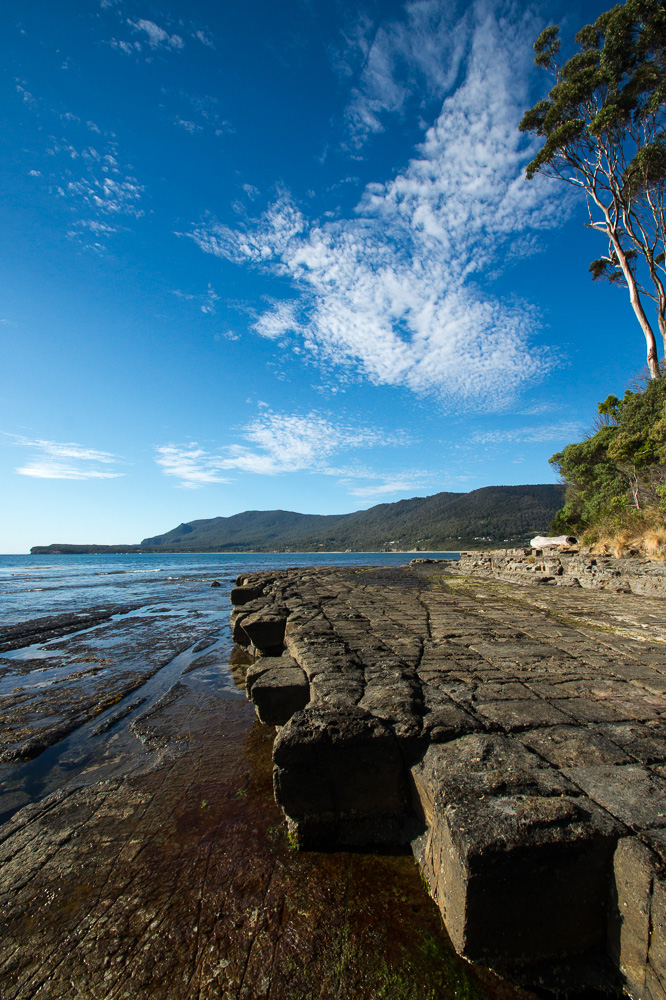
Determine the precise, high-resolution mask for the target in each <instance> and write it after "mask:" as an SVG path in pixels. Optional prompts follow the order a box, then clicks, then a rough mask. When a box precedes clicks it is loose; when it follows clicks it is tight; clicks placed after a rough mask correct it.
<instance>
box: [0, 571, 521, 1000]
mask: <svg viewBox="0 0 666 1000" xmlns="http://www.w3.org/2000/svg"><path fill="white" fill-rule="evenodd" d="M209 593H212V594H215V593H217V594H219V593H220V591H215V590H213V591H212V592H211V591H210V590H209ZM209 610H210V609H209ZM190 612H196V613H190ZM98 624H99V623H98ZM105 628H106V626H105ZM183 647H185V648H183ZM45 652H47V653H48V654H49V655H48V656H44V655H42V654H44V653H45ZM51 654H52V655H51ZM82 657H86V658H89V659H86V664H87V667H90V666H95V667H96V668H99V670H98V672H97V673H95V674H92V675H90V677H83V676H81V675H80V671H81V670H82V669H87V667H86V665H85V664H83V663H81V662H79V663H76V662H75V661H77V660H78V659H79V658H82ZM280 659H282V658H280ZM102 660H108V661H109V662H108V663H106V662H101V661H102ZM7 661H8V662H7V663H6V664H4V661H3V665H6V666H7V673H5V675H4V678H3V681H4V684H5V687H4V688H3V689H2V690H4V691H5V692H6V695H5V697H6V700H5V701H4V702H0V710H1V711H2V713H3V714H2V716H1V719H2V723H3V726H4V725H5V724H6V725H7V726H8V732H10V735H11V733H14V729H12V724H13V713H14V712H15V710H16V708H17V704H18V707H19V708H20V705H21V704H22V703H21V702H18V703H17V702H15V701H13V700H12V699H13V698H14V697H15V696H16V687H20V686H21V685H26V689H27V691H28V694H29V696H30V699H31V700H30V701H29V702H28V705H29V706H31V709H30V711H31V712H32V713H33V714H32V715H31V714H30V713H29V712H28V708H26V715H25V716H24V720H23V721H24V723H25V725H26V728H27V729H28V733H27V738H29V737H30V732H31V731H32V733H33V735H34V734H35V733H37V732H39V731H41V729H42V728H43V722H44V720H45V719H47V718H48V717H49V713H51V714H52V715H53V716H54V717H56V718H57V719H58V720H59V722H60V724H62V725H63V726H64V727H66V726H70V727H71V728H70V730H69V734H68V735H64V732H63V736H62V737H61V738H59V739H55V740H54V742H53V744H52V745H51V746H50V747H48V748H47V749H45V750H43V751H42V752H41V753H39V754H37V755H36V756H35V757H34V758H33V759H31V760H29V761H24V760H12V761H11V762H7V763H5V764H4V765H1V766H0V779H1V783H0V813H3V814H4V815H5V816H6V817H8V818H6V820H5V822H4V823H2V824H1V825H0V996H2V998H3V1000H33V998H37V997H38V998H48V1000H64V998H68V1000H69V998H75V997H81V998H85V1000H94V998H99V1000H119V998H127V1000H137V998H144V997H145V998H151V1000H152V998H164V1000H190V998H192V1000H193V998H197V1000H199V998H216V1000H218V998H225V1000H232V998H233V1000H255V998H257V1000H258V998H266V1000H269V998H270V1000H282V998H284V1000H311V998H313V997H321V998H324V1000H328V998H330V1000H334V998H335V1000H357V998H359V1000H374V998H381V997H385V998H394V997H395V998H398V997H400V998H404V1000H440V998H447V1000H448V998H453V997H455V996H461V995H462V996H465V997H467V998H469V1000H485V998H495V1000H503V998H506V1000H520V998H521V997H525V998H528V997H529V996H531V995H529V994H527V993H526V992H524V991H522V992H521V991H520V990H516V989H514V988H513V987H510V986H509V985H507V984H506V983H505V982H504V981H502V980H501V979H499V978H497V977H496V976H494V975H493V974H491V973H489V972H486V971H484V970H477V971H474V970H472V969H470V967H469V966H468V965H467V963H465V962H464V961H463V960H461V959H460V958H458V956H457V955H456V954H455V952H454V951H453V949H452V948H451V945H450V943H449V941H448V938H447V936H446V933H445V932H444V930H443V928H442V926H441V919H440V916H439V912H438V910H437V908H436V906H435V905H434V903H433V902H432V901H431V900H430V899H429V898H428V896H427V894H426V893H425V891H424V889H423V885H422V882H421V879H420V877H419V874H418V870H417V867H416V866H415V864H414V861H413V858H412V856H411V853H409V852H406V851H398V852H396V851H394V850H393V851H388V852H379V853H376V854H374V855H368V854H363V853H360V852H358V851H355V852H352V853H347V852H342V851H337V852H333V853H325V854H322V853H318V852H314V851H312V852H302V851H301V852H299V851H296V850H295V849H294V848H293V846H292V845H291V844H290V842H289V838H288V830H287V825H286V823H285V822H284V818H283V815H282V812H281V810H280V809H279V808H278V807H277V806H276V804H275V802H274V800H273V784H272V748H273V739H274V730H273V729H272V728H271V727H268V726H263V725H261V724H260V723H259V722H257V721H256V720H255V717H254V711H253V709H252V706H251V705H249V704H248V703H247V702H246V699H245V675H246V673H247V672H248V671H249V670H252V669H253V668H252V662H253V657H249V656H247V655H245V654H243V652H242V651H241V650H240V649H239V648H238V647H237V648H236V649H232V646H231V641H230V636H229V631H228V626H226V625H225V624H224V623H223V622H222V621H221V620H220V616H219V614H217V613H216V612H215V610H214V609H213V613H207V614H203V613H201V612H200V611H197V607H196V606H192V607H190V608H180V609H179V613H178V614H174V613H173V609H170V608H168V607H162V608H151V609H145V608H144V609H142V610H141V611H140V612H136V613H135V615H134V618H133V619H131V620H130V618H126V619H123V617H122V616H120V617H119V618H116V619H114V621H113V622H111V620H109V623H108V630H107V631H101V632H98V631H96V628H94V627H93V628H92V629H91V630H90V631H87V632H85V633H80V632H79V633H76V634H74V635H70V637H69V639H67V640H66V641H62V642H60V641H59V642H58V644H57V647H55V646H53V645H52V644H51V643H46V644H44V645H43V646H39V645H34V646H33V647H32V648H31V649H29V650H27V651H26V658H25V659H22V658H21V657H14V658H13V657H12V656H11V655H10V656H8V657H7ZM265 662H266V663H268V664H272V665H271V666H269V667H267V671H266V672H270V671H271V670H273V671H274V670H275V669H276V667H275V664H276V662H277V661H276V658H275V657H268V658H266V660H265ZM259 663H260V661H257V665H258V664H259ZM283 669H285V671H286V672H287V673H291V672H292V671H294V670H297V669H301V668H296V667H295V666H294V664H293V661H290V660H289V659H288V657H285V658H284V663H283ZM266 672H264V674H263V675H262V674H259V676H258V678H257V679H256V680H255V683H259V682H260V680H261V677H262V676H265V674H266ZM125 675H127V676H125ZM130 677H133V678H134V679H135V680H137V679H138V680H139V681H141V682H142V683H140V685H139V687H138V688H137V689H136V690H134V691H133V692H130V693H129V694H126V695H124V696H122V694H121V692H122V690H123V689H124V688H123V685H125V684H129V682H130ZM31 682H34V684H32V686H31V687H29V688H28V685H30V684H31ZM89 683H90V684H91V692H92V700H90V699H89V693H85V691H84V689H85V686H86V685H87V684H89ZM77 685H78V686H79V687H80V690H81V693H79V690H77ZM114 685H115V686H114ZM110 689H111V690H113V691H114V692H117V694H118V695H121V697H120V701H118V702H117V704H115V705H112V706H110V707H108V708H105V707H104V705H105V702H106V699H107V698H108V697H109V696H110ZM61 692H68V693H67V695H66V696H65V695H61ZM18 694H19V695H20V694H21V692H18ZM85 699H89V700H88V701H86V705H87V706H88V707H87V708H86V710H85V711H83V710H81V708H80V706H81V705H82V704H83V701H84V700H85ZM95 699H96V700H95ZM100 706H102V708H101V710H99V711H97V710H96V708H99V707H100ZM79 712H80V713H81V714H79ZM360 714H361V715H362V717H363V718H364V719H365V718H367V713H364V712H361V713H360ZM31 725H32V726H33V729H32V730H30V726H31ZM374 725H379V729H380V730H381V732H382V733H385V732H387V731H388V730H387V729H386V727H385V726H382V725H381V724H377V723H375V724H374ZM284 731H285V730H282V732H284ZM390 739H391V741H392V744H393V745H395V739H394V737H392V736H391V737H390ZM6 745H7V746H8V747H17V746H20V739H13V740H12V739H10V737H9V736H8V737H7V741H6ZM350 766H351V762H350ZM368 777H369V776H368V775H366V780H368ZM375 794H376V793H375ZM404 794H405V789H404V788H402V787H401V788H400V789H399V796H400V797H401V798H400V801H402V796H404Z"/></svg>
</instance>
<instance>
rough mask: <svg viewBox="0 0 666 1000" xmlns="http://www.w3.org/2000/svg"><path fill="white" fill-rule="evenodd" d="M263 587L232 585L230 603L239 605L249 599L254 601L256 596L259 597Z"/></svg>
mask: <svg viewBox="0 0 666 1000" xmlns="http://www.w3.org/2000/svg"><path fill="white" fill-rule="evenodd" d="M263 592H264V589H263V587H262V586H255V587H251V586H244V587H234V588H233V589H232V591H231V594H230V600H231V603H232V604H233V605H235V606H241V605H244V604H247V603H248V602H249V601H254V600H256V599H257V598H258V597H261V595H262V594H263Z"/></svg>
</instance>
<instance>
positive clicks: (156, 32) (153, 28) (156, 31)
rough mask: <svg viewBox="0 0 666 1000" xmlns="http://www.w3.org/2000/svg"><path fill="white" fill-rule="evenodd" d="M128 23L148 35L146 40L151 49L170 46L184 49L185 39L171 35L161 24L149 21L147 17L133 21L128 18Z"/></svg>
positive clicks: (135, 29)
mask: <svg viewBox="0 0 666 1000" xmlns="http://www.w3.org/2000/svg"><path fill="white" fill-rule="evenodd" d="M127 24H129V26H130V28H133V30H134V31H138V32H142V33H143V34H144V35H146V39H145V41H147V43H148V45H149V46H150V48H151V49H158V48H170V49H182V48H183V46H184V44H185V43H184V41H183V39H182V38H181V37H180V35H175V34H174V35H170V34H169V32H168V31H165V30H164V28H160V26H159V25H157V24H155V22H154V21H148V20H146V19H145V18H140V20H138V21H132V20H130V18H127Z"/></svg>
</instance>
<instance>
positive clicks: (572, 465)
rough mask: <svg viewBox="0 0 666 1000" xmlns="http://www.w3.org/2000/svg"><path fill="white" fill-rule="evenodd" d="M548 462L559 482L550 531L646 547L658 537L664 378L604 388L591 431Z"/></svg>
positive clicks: (665, 449) (662, 515)
mask: <svg viewBox="0 0 666 1000" xmlns="http://www.w3.org/2000/svg"><path fill="white" fill-rule="evenodd" d="M550 462H551V464H552V465H554V466H556V468H557V469H558V470H559V472H560V475H561V476H562V479H563V481H564V483H565V485H566V494H565V503H564V507H563V508H562V509H561V510H560V511H559V512H558V513H557V514H556V516H555V519H554V521H553V523H552V525H551V534H554V535H559V534H563V533H567V534H575V535H578V536H579V537H581V538H582V540H583V541H584V542H586V543H588V544H595V543H604V542H606V543H608V544H610V545H611V546H613V547H614V548H616V549H618V550H622V549H624V548H627V547H636V548H642V549H643V550H644V551H647V552H648V553H649V554H654V553H655V552H656V551H657V550H659V549H660V548H661V547H663V544H664V543H665V542H666V379H663V378H659V379H654V380H652V381H650V382H648V384H647V385H646V386H645V387H639V388H636V389H633V390H631V389H628V390H627V391H626V392H625V394H624V397H623V398H622V399H618V398H617V396H609V397H608V398H607V399H606V400H604V402H603V403H600V404H599V417H598V420H597V430H596V432H595V433H594V434H592V435H590V436H589V437H587V438H586V439H585V440H584V441H580V442H578V443H576V444H570V445H567V447H566V448H564V450H563V451H561V452H558V453H557V454H556V455H553V457H552V458H551V459H550Z"/></svg>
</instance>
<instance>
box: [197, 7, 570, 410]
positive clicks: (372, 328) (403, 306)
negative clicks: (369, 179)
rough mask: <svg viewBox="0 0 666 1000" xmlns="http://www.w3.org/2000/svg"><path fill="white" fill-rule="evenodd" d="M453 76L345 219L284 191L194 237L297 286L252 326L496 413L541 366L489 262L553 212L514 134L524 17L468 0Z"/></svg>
mask: <svg viewBox="0 0 666 1000" xmlns="http://www.w3.org/2000/svg"><path fill="white" fill-rule="evenodd" d="M455 30H456V32H458V33H462V36H463V38H462V40H460V39H459V40H458V41H457V42H456V44H457V45H458V46H462V45H463V43H464V44H465V45H466V46H468V48H469V54H468V58H467V61H466V71H465V78H464V81H463V82H462V83H461V85H460V86H459V87H458V89H457V90H456V91H455V92H454V93H453V94H452V95H451V96H449V97H447V98H446V100H445V101H444V103H443V106H442V110H441V113H440V115H439V117H438V119H437V121H436V122H435V124H434V125H433V127H432V128H430V129H429V130H428V132H427V133H426V136H425V141H424V143H423V145H422V146H420V147H419V149H418V151H417V156H416V157H415V158H414V159H412V160H411V161H410V162H409V163H408V165H407V166H406V168H405V169H404V170H403V171H402V172H401V173H399V174H398V175H397V176H396V177H395V178H394V179H393V180H391V181H388V182H386V183H384V184H369V185H367V187H366V189H365V192H364V194H363V197H362V198H361V201H360V203H359V205H358V206H357V210H356V213H355V216H354V217H352V218H348V219H341V220H339V221H334V222H325V223H323V224H317V223H316V222H310V221H309V220H308V219H307V218H306V217H305V216H304V215H303V214H302V213H301V211H300V210H299V209H298V208H297V207H296V205H295V204H294V203H293V201H292V199H291V198H290V197H289V195H288V194H287V193H286V192H281V193H280V194H279V196H278V198H277V200H276V202H275V204H273V205H272V206H271V207H270V208H269V209H268V211H267V212H266V213H265V214H264V215H263V216H262V217H261V218H260V219H259V220H258V221H257V222H256V224H254V225H248V226H245V227H243V228H240V227H239V228H237V229H232V228H230V227H228V226H224V225H221V224H219V223H216V222H214V221H211V220H206V221H205V222H204V223H202V224H201V225H199V226H198V227H197V228H195V230H194V231H193V233H192V237H193V239H194V240H195V241H196V242H197V243H198V245H199V246H200V247H201V249H202V250H204V251H206V252H207V253H212V254H216V255H218V256H220V257H226V258H228V259H229V260H232V261H234V262H236V263H238V264H246V265H254V266H260V267H264V268H266V269H269V270H273V272H274V273H276V274H278V275H281V276H284V277H286V278H287V279H289V280H290V282H291V285H292V287H294V288H295V289H296V291H297V294H298V297H297V298H296V299H293V300H291V301H289V302H284V300H280V301H279V302H277V303H276V304H275V305H274V306H273V307H272V308H269V309H268V310H267V311H265V312H264V313H263V314H262V315H261V316H260V317H259V318H258V320H257V321H256V323H255V325H254V329H255V331H256V332H257V333H259V334H261V335H262V336H265V337H270V338H276V337H280V338H283V337H285V336H288V337H290V338H291V342H292V345H294V349H295V350H302V348H303V347H305V349H306V350H307V352H308V353H309V354H310V355H311V356H312V357H314V358H315V359H316V360H317V361H318V362H319V363H320V364H321V365H322V366H323V367H325V368H337V369H338V371H340V367H341V366H343V368H342V370H343V371H344V369H345V368H346V374H347V375H349V373H350V370H351V369H353V370H354V372H355V374H356V375H357V376H358V377H362V378H365V379H367V380H369V381H370V382H372V383H374V384H383V385H392V386H401V387H406V388H408V389H410V390H411V391H413V392H414V393H416V394H418V395H435V396H436V397H439V399H440V400H441V401H442V402H445V403H448V404H449V405H455V406H456V407H474V406H479V405H483V406H485V407H486V408H489V409H492V410H500V409H502V408H503V407H505V406H506V405H507V404H508V403H509V402H510V401H511V399H512V398H513V396H514V395H515V393H516V392H517V391H518V390H519V389H520V388H521V387H524V386H525V385H526V384H529V383H530V382H533V381H535V380H537V379H538V378H540V377H541V376H543V374H544V372H545V371H547V370H548V368H549V366H550V363H551V361H550V358H549V356H548V354H547V352H546V351H544V350H539V349H536V348H534V347H533V346H532V345H531V338H532V337H533V336H534V334H535V332H536V330H537V326H538V324H537V319H536V316H535V313H534V310H533V309H532V308H531V307H530V306H529V305H528V304H526V303H525V302H523V301H520V300H518V299H514V300H506V299H500V298H498V297H493V296H492V294H491V291H490V288H489V286H488V272H489V270H490V269H491V268H497V267H498V266H501V265H502V263H503V262H504V261H505V259H506V256H507V254H508V253H509V252H510V250H511V247H512V246H514V245H515V243H516V240H518V239H520V238H522V237H523V236H524V235H531V234H533V233H534V231H535V230H538V229H543V228H546V227H549V226H552V225H555V224H557V223H559V222H560V221H561V212H562V203H561V200H559V199H558V202H557V205H555V204H553V205H551V202H550V186H549V185H548V183H547V182H544V181H543V180H542V179H541V178H537V180H535V181H533V182H527V181H526V180H525V178H524V170H523V168H524V166H525V164H526V162H527V160H528V159H529V157H530V155H531V152H530V150H529V149H528V148H527V147H526V144H525V139H524V137H523V136H522V135H521V133H520V132H519V131H518V127H517V126H518V122H519V120H520V117H521V113H522V102H523V101H524V100H525V99H526V96H527V88H526V81H527V76H528V69H529V66H530V65H531V60H532V52H531V44H530V43H531V39H532V35H533V30H532V27H531V26H530V27H526V26H525V24H523V23H522V22H520V21H516V20H515V19H514V20H511V18H509V17H508V16H502V17H496V16H494V15H493V14H492V13H491V12H489V9H488V8H487V6H486V5H485V4H484V3H482V2H481V0H479V2H478V3H477V5H476V7H475V20H474V24H473V29H472V28H471V27H469V26H467V24H466V22H465V23H464V24H462V25H461V24H460V23H459V24H458V25H457V27H456V29H455Z"/></svg>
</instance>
